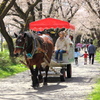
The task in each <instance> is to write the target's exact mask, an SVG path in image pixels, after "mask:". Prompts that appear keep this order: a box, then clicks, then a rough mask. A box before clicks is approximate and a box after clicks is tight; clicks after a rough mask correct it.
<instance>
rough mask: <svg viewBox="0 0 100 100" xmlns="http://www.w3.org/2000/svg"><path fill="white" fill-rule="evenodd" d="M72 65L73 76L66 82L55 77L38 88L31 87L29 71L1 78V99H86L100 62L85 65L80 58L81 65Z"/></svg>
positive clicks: (99, 72)
mask: <svg viewBox="0 0 100 100" xmlns="http://www.w3.org/2000/svg"><path fill="white" fill-rule="evenodd" d="M72 67H73V69H72V71H73V72H72V78H70V79H66V81H65V82H60V81H59V79H58V78H56V79H55V78H54V81H52V82H50V81H49V83H48V85H47V86H43V85H42V84H40V87H39V88H38V89H36V90H34V89H33V88H31V78H30V76H29V71H26V72H23V73H20V74H17V75H15V76H12V77H9V78H6V79H1V80H0V100H86V96H87V95H88V94H89V93H90V92H91V90H92V88H93V86H92V85H93V84H94V83H95V78H96V77H97V76H98V75H100V64H98V63H97V62H95V63H94V65H89V64H88V65H83V58H79V65H78V66H76V65H75V64H74V63H73V64H72Z"/></svg>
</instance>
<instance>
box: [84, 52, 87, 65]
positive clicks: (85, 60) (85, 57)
mask: <svg viewBox="0 0 100 100" xmlns="http://www.w3.org/2000/svg"><path fill="white" fill-rule="evenodd" d="M83 56H84V65H86V64H87V57H88V54H87V51H85V53H84V54H83Z"/></svg>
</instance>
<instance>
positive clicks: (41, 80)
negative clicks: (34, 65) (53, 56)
mask: <svg viewBox="0 0 100 100" xmlns="http://www.w3.org/2000/svg"><path fill="white" fill-rule="evenodd" d="M41 68H42V67H40V69H39V75H38V78H39V83H41V82H43V76H42V74H41V70H42V69H41Z"/></svg>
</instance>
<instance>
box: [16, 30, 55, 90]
mask: <svg viewBox="0 0 100 100" xmlns="http://www.w3.org/2000/svg"><path fill="white" fill-rule="evenodd" d="M15 36H16V37H17V39H16V46H15V49H14V54H15V55H16V54H17V55H18V54H21V53H24V56H25V60H26V65H27V66H28V68H29V69H30V72H31V78H32V86H33V87H34V88H35V87H38V86H39V81H40V80H42V74H41V71H42V70H45V72H46V76H45V77H44V81H43V83H44V85H46V84H47V75H48V70H49V64H50V61H51V57H52V53H53V49H54V46H53V41H52V38H51V37H50V36H46V35H43V36H38V35H36V34H34V33H32V32H23V33H21V34H19V35H17V34H15ZM42 63H45V64H46V66H42V65H41V64H42ZM38 71H39V72H40V73H39V75H38Z"/></svg>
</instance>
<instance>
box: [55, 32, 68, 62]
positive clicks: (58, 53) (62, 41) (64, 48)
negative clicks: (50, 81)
mask: <svg viewBox="0 0 100 100" xmlns="http://www.w3.org/2000/svg"><path fill="white" fill-rule="evenodd" d="M68 46H69V42H68V41H67V39H66V38H65V32H64V31H61V32H60V33H59V37H58V39H57V41H56V43H55V60H56V61H57V62H59V63H62V62H63V53H68V51H69V50H68Z"/></svg>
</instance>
